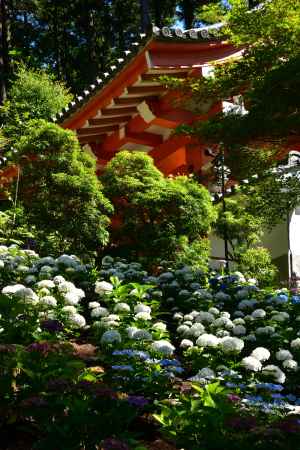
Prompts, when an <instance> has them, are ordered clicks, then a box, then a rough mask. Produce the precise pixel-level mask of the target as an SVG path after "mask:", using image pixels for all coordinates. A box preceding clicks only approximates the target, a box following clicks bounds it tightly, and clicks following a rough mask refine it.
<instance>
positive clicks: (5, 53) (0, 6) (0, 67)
mask: <svg viewBox="0 0 300 450" xmlns="http://www.w3.org/2000/svg"><path fill="white" fill-rule="evenodd" d="M0 15H1V22H0V33H1V55H0V104H2V103H3V102H4V101H5V99H6V96H7V80H8V75H9V65H10V64H9V44H8V40H9V37H8V14H7V4H6V0H0Z"/></svg>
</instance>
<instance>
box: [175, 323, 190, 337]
mask: <svg viewBox="0 0 300 450" xmlns="http://www.w3.org/2000/svg"><path fill="white" fill-rule="evenodd" d="M176 331H177V333H179V334H183V335H185V334H187V333H188V332H189V331H190V327H188V326H187V325H179V327H177V329H176Z"/></svg>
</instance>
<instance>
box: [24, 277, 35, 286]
mask: <svg viewBox="0 0 300 450" xmlns="http://www.w3.org/2000/svg"><path fill="white" fill-rule="evenodd" d="M24 281H25V283H26V284H33V283H35V282H36V277H35V276H34V275H28V276H27V277H26V278H25V280H24Z"/></svg>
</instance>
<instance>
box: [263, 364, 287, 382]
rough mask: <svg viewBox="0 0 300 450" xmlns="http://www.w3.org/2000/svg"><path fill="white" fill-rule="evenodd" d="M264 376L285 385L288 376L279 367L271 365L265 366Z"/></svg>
mask: <svg viewBox="0 0 300 450" xmlns="http://www.w3.org/2000/svg"><path fill="white" fill-rule="evenodd" d="M262 374H263V375H265V376H270V377H272V378H273V379H274V381H276V383H280V384H283V383H284V382H285V379H286V376H285V374H284V372H282V370H281V369H280V368H279V367H278V366H274V365H273V364H270V365H269V366H265V367H264V368H263V370H262Z"/></svg>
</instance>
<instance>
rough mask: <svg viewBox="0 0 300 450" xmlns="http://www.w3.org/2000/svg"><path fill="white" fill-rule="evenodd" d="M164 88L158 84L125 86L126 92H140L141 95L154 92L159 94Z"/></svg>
mask: <svg viewBox="0 0 300 450" xmlns="http://www.w3.org/2000/svg"><path fill="white" fill-rule="evenodd" d="M165 90H166V89H165V88H164V87H163V86H161V85H159V86H147V85H146V86H143V85H140V86H129V87H128V88H127V91H128V94H138V95H139V94H142V95H150V96H151V95H153V94H154V95H155V94H161V93H163V92H164V91H165Z"/></svg>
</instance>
